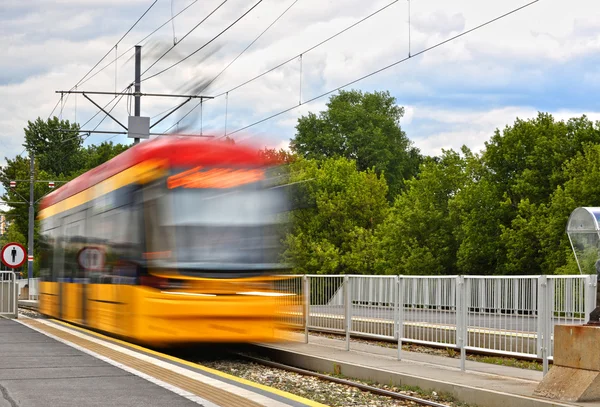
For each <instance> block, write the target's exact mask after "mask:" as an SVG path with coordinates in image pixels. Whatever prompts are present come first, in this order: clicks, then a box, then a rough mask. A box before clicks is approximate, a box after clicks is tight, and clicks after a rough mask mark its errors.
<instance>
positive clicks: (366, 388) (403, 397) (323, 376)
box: [235, 353, 449, 407]
mask: <svg viewBox="0 0 600 407" xmlns="http://www.w3.org/2000/svg"><path fill="white" fill-rule="evenodd" d="M235 356H238V357H241V358H242V359H246V360H248V361H251V362H255V363H258V364H260V365H264V366H269V367H273V368H276V369H281V370H286V371H289V372H294V373H298V374H301V375H304V376H312V377H317V378H319V379H322V380H326V381H329V382H333V383H337V384H343V385H346V386H351V387H356V388H357V389H360V390H363V391H367V392H369V393H374V394H378V395H380V396H386V397H390V398H393V399H396V400H405V401H412V402H413V403H417V404H420V405H423V406H429V407H449V406H448V405H447V404H440V403H436V402H435V401H431V400H425V399H421V398H418V397H414V396H409V395H408V394H402V393H396V392H393V391H389V390H385V389H380V388H378V387H373V386H369V385H367V384H363V383H358V382H354V381H351V380H346V379H340V378H338V377H333V376H329V375H326V374H323V373H317V372H312V371H310V370H305V369H300V368H298V367H294V366H289V365H284V364H283V363H279V362H273V361H270V360H265V359H262V358H257V357H254V356H249V355H246V354H243V353H235Z"/></svg>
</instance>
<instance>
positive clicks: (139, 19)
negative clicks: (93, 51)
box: [71, 0, 158, 89]
mask: <svg viewBox="0 0 600 407" xmlns="http://www.w3.org/2000/svg"><path fill="white" fill-rule="evenodd" d="M157 2H158V0H154V2H152V4H151V5H150V7H148V8H147V9H146V11H144V14H142V15H141V16H140V18H138V19H137V21H136V22H135V23H133V25H132V26H131V27H130V28H129V30H127V32H126V33H125V34H123V36H122V37H121V38H120V39H119V41H117V43H116V44H115V45H113V46H112V47H110V49H109V50H108V52H107V53H106V54H104V56H103V57H102V58H101V59H100V61H98V62H96V65H94V66H93V67H92V69H90V70H89V71H88V72H87V73H86V74H85V75H83V78H81V79H80V80H79V82H77V84H76V85H75V86H80V85H81V83H82V82H83V80H84V79H85V78H87V76H88V75H89V74H90V73H92V71H93V70H94V69H96V67H97V66H98V65H100V63H101V62H102V61H104V59H105V58H106V57H107V56H108V55H109V54H110V53H111V52H112V50H113V49H114V48H115V47H116V46H117V45H119V43H120V42H121V41H123V39H124V38H125V37H126V36H127V34H129V33H130V32H131V30H133V29H134V28H135V26H136V25H137V24H138V23H139V22H140V21H141V20H142V18H144V16H145V15H146V14H148V12H149V11H150V10H151V9H152V7H154V5H155V4H156V3H157ZM111 63H112V62H111ZM75 86H73V88H75ZM73 88H71V89H73Z"/></svg>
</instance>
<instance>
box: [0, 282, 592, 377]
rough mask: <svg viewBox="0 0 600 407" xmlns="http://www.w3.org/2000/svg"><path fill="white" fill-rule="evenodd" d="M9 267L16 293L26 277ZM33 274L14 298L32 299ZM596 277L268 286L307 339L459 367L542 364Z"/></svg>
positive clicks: (581, 319)
mask: <svg viewBox="0 0 600 407" xmlns="http://www.w3.org/2000/svg"><path fill="white" fill-rule="evenodd" d="M2 273H5V274H6V273H8V274H10V273H11V272H2ZM10 275H12V279H13V280H12V284H13V285H15V286H16V287H17V288H15V289H14V290H13V291H10V290H9V291H8V292H13V293H15V292H16V293H17V294H16V296H17V297H18V295H19V294H20V293H21V292H23V291H22V289H23V288H24V286H25V285H26V284H29V280H27V279H22V280H16V283H15V280H14V274H10ZM38 282H39V279H37V278H36V279H32V287H29V294H28V298H21V299H34V300H35V299H37V294H38V291H37V289H38ZM4 284H6V283H4ZM596 285H597V276H596V275H573V276H563V275H561V276H363V275H333V276H330V275H327V276H325V275H287V276H285V277H284V278H282V279H281V280H280V281H277V282H276V286H275V289H276V290H278V291H280V292H285V293H288V294H290V295H285V296H282V297H280V316H281V321H282V322H283V323H284V324H286V325H287V326H291V327H293V328H296V329H303V330H304V333H305V341H307V342H308V339H309V335H308V333H309V331H321V332H331V333H337V334H341V335H345V337H346V341H345V347H346V349H350V336H351V335H352V336H361V337H367V338H373V339H383V340H390V341H391V340H393V341H397V342H398V358H400V357H401V355H402V351H401V349H402V346H401V345H402V343H403V342H410V343H417V344H424V345H433V346H443V347H447V348H452V349H455V350H457V351H460V353H461V358H460V364H461V368H463V369H464V365H465V358H466V351H467V350H474V351H485V352H490V353H493V354H499V355H506V356H526V357H537V358H541V359H542V360H543V363H544V372H547V369H548V361H549V360H552V355H553V346H554V343H553V335H554V326H555V325H559V324H575V325H582V324H585V323H586V322H587V318H588V317H589V314H590V312H591V311H592V310H593V309H594V308H595V305H596ZM0 287H3V286H0ZM2 293H4V290H3V291H2ZM11 298H16V297H14V295H13V297H11ZM1 299H2V297H0V300H1ZM1 306H2V305H0V307H1ZM11 310H12V312H14V310H13V309H10V310H9V312H10V311H11ZM2 312H3V309H2V308H0V313H2Z"/></svg>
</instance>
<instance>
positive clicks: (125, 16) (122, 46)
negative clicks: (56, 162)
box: [0, 0, 600, 192]
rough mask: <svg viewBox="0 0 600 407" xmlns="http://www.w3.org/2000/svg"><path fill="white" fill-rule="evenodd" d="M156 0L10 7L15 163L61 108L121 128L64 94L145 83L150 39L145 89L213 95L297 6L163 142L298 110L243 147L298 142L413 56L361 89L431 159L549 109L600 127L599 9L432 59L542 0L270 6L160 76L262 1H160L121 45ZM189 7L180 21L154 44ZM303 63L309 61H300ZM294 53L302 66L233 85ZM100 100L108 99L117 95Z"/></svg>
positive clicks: (7, 51) (9, 101)
mask: <svg viewBox="0 0 600 407" xmlns="http://www.w3.org/2000/svg"><path fill="white" fill-rule="evenodd" d="M153 1H154V0H128V1H121V0H1V1H0V44H1V45H0V49H1V50H2V58H1V60H0V151H1V153H0V165H2V164H3V163H4V162H5V158H4V157H9V158H12V157H14V156H16V155H17V154H20V153H22V152H23V141H24V134H23V128H24V127H26V126H27V121H28V120H32V121H33V120H35V119H36V118H38V117H41V118H42V119H46V118H48V117H49V115H50V114H51V113H52V112H53V115H55V116H58V117H62V118H63V119H68V120H70V121H77V122H79V123H80V124H81V125H82V128H83V129H94V128H97V129H98V130H106V131H119V130H120V127H119V126H118V125H117V124H116V123H114V122H113V121H112V120H110V119H109V118H107V119H106V120H104V121H102V122H100V120H101V119H102V118H103V117H104V115H103V114H101V115H97V116H96V117H95V118H94V119H92V120H91V121H89V123H86V122H88V120H89V119H90V118H92V116H93V115H94V114H96V113H97V112H98V109H97V108H96V107H95V106H94V105H93V104H91V103H90V102H89V101H87V100H86V99H84V98H83V97H82V96H81V95H78V96H77V95H75V94H72V95H70V96H69V97H66V96H65V97H64V98H63V99H62V102H61V99H60V96H59V95H58V94H56V93H55V91H57V90H69V89H72V88H73V87H74V86H75V85H76V84H78V83H79V85H78V87H77V90H82V91H83V90H86V91H108V92H121V91H122V90H123V89H124V88H126V87H127V86H128V85H129V84H130V83H131V82H132V81H133V75H134V58H133V56H134V51H133V49H132V47H133V46H134V45H136V44H137V45H142V72H145V73H144V74H143V75H142V84H141V86H142V92H147V93H171V94H172V93H175V94H197V93H198V90H199V89H200V88H201V85H202V84H203V83H204V84H205V83H206V82H207V81H210V80H212V79H213V78H214V77H215V76H216V75H217V74H218V73H219V72H220V71H221V70H222V69H223V68H225V67H226V66H227V65H228V64H230V63H231V62H232V60H234V58H236V56H238V55H239V54H240V52H241V51H242V50H244V48H246V47H247V46H248V45H249V44H250V43H251V42H252V41H254V39H255V38H256V37H257V36H258V35H259V34H260V33H261V32H263V31H264V30H265V29H266V28H267V27H268V26H270V25H271V24H272V23H273V22H274V21H275V19H276V18H277V17H278V16H280V15H281V14H282V13H283V12H284V11H285V10H286V9H287V11H286V12H285V13H284V14H283V16H282V17H281V18H280V19H279V20H278V21H277V22H276V23H275V24H273V25H272V26H271V28H270V29H268V30H267V31H266V33H265V34H264V35H263V36H262V37H261V38H260V39H259V40H258V41H256V42H255V43H254V44H253V45H252V46H251V47H250V48H249V49H248V50H247V51H246V52H245V53H243V54H242V56H241V57H240V58H239V59H237V60H236V61H235V62H234V63H233V64H231V65H230V66H229V67H228V68H227V69H226V70H225V71H224V72H223V73H222V74H221V75H220V76H219V77H218V78H217V79H216V80H215V81H213V82H212V83H211V85H210V86H209V87H207V88H205V89H203V90H202V95H205V96H218V95H221V96H218V97H215V98H214V99H212V100H208V101H206V102H205V103H204V104H203V105H202V113H201V112H200V109H195V110H193V111H192V113H190V114H189V115H188V116H187V117H186V118H185V119H183V120H181V119H182V117H183V115H184V114H186V113H188V111H189V110H190V109H191V108H192V107H193V106H195V105H196V102H195V101H191V102H189V103H188V104H187V105H186V106H184V107H183V108H182V109H181V110H180V111H178V112H176V113H174V114H173V115H171V116H170V117H169V118H167V119H165V120H164V121H163V122H161V123H160V124H159V125H157V126H156V127H155V128H153V131H156V132H157V133H162V132H164V131H167V129H169V128H170V127H171V126H173V125H174V124H175V123H176V122H177V121H179V120H181V122H180V123H179V125H176V126H175V127H173V128H172V129H171V130H179V131H180V132H182V133H194V134H200V133H202V134H208V135H215V136H222V135H224V134H225V133H226V132H235V131H236V130H238V129H242V128H245V127H246V126H249V125H252V124H253V123H256V122H258V121H261V120H263V119H265V118H268V117H270V116H271V115H273V114H275V113H278V112H281V111H283V110H286V109H290V110H289V111H288V112H287V113H284V114H281V115H278V116H276V117H273V118H271V119H269V120H265V121H263V122H262V123H259V124H257V125H253V126H250V127H248V128H246V129H244V130H242V131H239V132H235V133H233V134H232V135H231V137H233V138H235V139H236V140H238V141H239V142H246V141H249V142H253V143H258V144H261V145H264V146H268V147H276V148H287V147H288V144H289V140H290V138H292V137H293V136H294V134H295V125H296V123H297V119H298V118H299V117H301V116H302V115H306V114H307V113H308V112H315V113H317V112H319V111H322V110H323V109H325V107H326V103H327V100H328V97H329V96H325V97H322V98H319V99H316V100H314V101H312V102H310V103H305V102H306V101H309V100H311V99H313V98H315V97H317V96H319V95H321V94H324V93H326V92H329V91H331V90H334V89H337V88H338V87H340V86H342V85H344V84H346V83H349V82H351V81H354V80H356V79H357V78H360V77H362V76H364V75H366V74H369V73H371V72H373V71H376V70H378V69H380V68H382V67H385V66H387V65H389V64H391V63H393V62H396V61H398V60H402V59H405V58H407V57H408V56H409V52H410V54H411V55H413V57H411V58H408V59H407V60H406V61H404V62H402V63H399V64H397V65H396V66H394V67H392V68H390V69H387V70H385V71H382V72H380V73H378V74H376V75H373V76H371V77H369V78H367V79H365V80H362V81H359V82H356V83H354V84H352V85H351V86H349V87H347V88H345V89H359V90H362V91H369V92H370V91H375V90H377V91H385V90H387V91H389V92H390V93H391V94H392V95H393V96H394V97H395V98H396V102H397V103H398V105H400V106H403V107H404V108H405V114H404V117H403V118H402V120H401V123H400V124H401V126H402V128H403V130H404V131H405V132H406V134H407V136H408V138H409V139H410V140H412V142H413V143H414V145H415V146H416V147H417V148H419V149H420V151H421V153H423V154H426V155H438V154H440V153H441V151H442V149H455V150H458V149H460V148H461V146H463V145H466V146H467V147H469V148H471V149H472V150H473V151H475V152H477V151H480V150H481V149H482V148H484V143H485V142H486V141H487V140H489V138H490V137H491V136H492V135H493V132H494V130H495V129H497V128H498V129H502V128H504V127H505V126H506V125H510V124H511V123H513V122H514V121H515V119H516V118H522V119H527V118H532V117H534V116H535V115H536V114H537V112H538V111H543V112H550V113H552V114H554V115H555V117H556V118H558V119H568V118H570V117H574V116H580V115H582V114H586V115H588V116H589V117H590V118H591V119H593V120H597V119H600V99H599V98H598V97H597V96H596V95H597V94H598V93H599V91H600V63H599V62H600V61H599V60H600V53H599V52H598V51H599V50H600V3H599V2H598V1H597V0H577V1H576V2H565V1H564V0H561V1H559V0H539V1H538V2H536V3H535V4H533V5H531V6H528V7H526V8H525V9H523V10H521V11H519V12H517V13H515V14H512V15H510V16H508V17H506V18H503V19H501V20H499V21H496V22H494V23H492V24H490V25H488V26H486V27H483V28H481V29H478V30H476V31H474V32H472V33H470V34H467V35H465V36H462V37H460V38H458V39H456V40H453V41H450V42H448V43H446V44H444V45H442V46H440V47H437V48H435V49H433V50H430V51H427V52H424V53H422V54H419V55H415V54H418V53H419V52H420V51H422V50H424V49H427V48H428V47H431V46H433V45H435V44H437V43H439V42H441V41H444V40H446V39H448V38H451V37H453V36H455V35H457V34H460V33H461V32H464V31H466V30H469V29H471V28H473V27H476V26H478V25H479V24H481V23H484V22H486V21H487V20H490V19H493V18H495V17H498V16H500V15H502V14H504V13H506V12H509V11H511V10H512V9H514V8H517V7H520V6H522V5H525V4H527V3H528V1H527V0H504V1H501V2H490V1H475V0H455V1H451V2H449V1H446V0H410V2H409V1H408V0H398V1H393V0H383V1H380V0H372V1H363V0H296V1H294V0H262V1H260V2H259V4H258V5H257V6H256V7H254V8H253V9H252V10H251V11H249V12H248V13H247V14H246V15H245V16H244V17H243V18H242V19H241V20H239V22H238V23H236V24H234V25H233V26H232V27H231V28H230V29H229V30H227V31H225V32H224V33H223V34H222V35H221V36H220V37H218V38H217V39H216V40H214V41H213V42H211V43H210V44H208V45H206V46H205V47H204V48H202V49H201V50H200V51H199V52H197V53H195V54H194V55H192V56H191V57H189V58H188V59H186V60H185V61H183V62H182V63H180V64H178V65H176V66H174V67H173V68H171V69H168V70H167V71H165V72H163V73H161V74H159V75H157V76H153V75H154V74H155V73H158V72H160V71H162V70H164V69H165V68H168V67H169V66H171V65H173V64H174V63H176V62H178V61H180V60H181V59H182V58H184V57H186V56H188V55H190V54H191V53H192V52H194V51H196V50H197V49H199V48H201V47H203V46H204V45H205V44H206V43H207V42H208V41H210V40H211V39H212V38H213V37H215V36H216V35H217V34H219V33H220V32H221V31H223V30H224V29H226V28H227V27H228V26H229V25H230V24H231V23H232V22H234V21H235V20H236V19H238V18H239V17H240V16H242V15H243V14H244V13H245V12H246V11H248V10H249V9H250V8H251V7H252V6H254V5H255V4H256V3H257V2H258V1H259V0H202V1H198V0H196V1H194V0H157V1H156V4H155V5H154V6H153V7H152V8H151V9H150V11H148V12H147V14H146V15H145V16H144V17H143V18H142V19H141V20H140V21H139V23H138V24H137V25H136V26H135V27H134V28H133V29H132V30H131V32H129V33H128V34H127V35H126V36H125V37H124V38H123V40H122V41H121V42H119V43H118V45H117V47H116V49H115V44H117V42H118V41H119V39H120V38H121V37H122V36H123V34H125V32H126V31H127V30H128V29H129V28H130V27H131V26H132V25H133V24H134V23H135V22H136V20H138V18H140V16H141V15H142V14H143V13H144V12H145V11H146V10H147V9H148V7H149V6H150V5H151V4H152V3H153ZM390 3H393V4H391V5H390V6H389V7H387V8H386V9H385V10H383V11H381V12H379V13H377V14H376V15H374V16H373V17H371V18H369V19H367V20H365V21H364V22H362V23H360V24H358V25H356V26H355V27H353V28H351V29H349V30H348V31H346V32H345V33H343V34H341V35H339V36H338V37H336V38H334V39H332V40H331V41H328V42H326V43H324V44H323V45H320V46H318V47H316V48H314V49H313V50H310V51H309V52H305V51H306V50H308V49H310V48H311V47H313V46H314V45H316V44H318V43H319V42H321V41H323V40H324V39H326V38H328V37H330V36H331V35H333V34H335V33H337V32H339V31H341V30H343V29H344V28H346V27H348V26H350V25H352V24H354V23H355V22H357V21H359V20H360V19H362V18H364V17H366V16H368V15H370V14H371V13H373V12H375V11H376V10H378V9H380V8H382V7H384V6H385V5H387V4H390ZM188 6H189V7H188ZM219 6H220V7H219ZM290 6H291V7H290ZM186 7H188V8H187V9H186V10H185V11H184V12H182V13H181V14H180V15H179V16H177V17H176V18H175V19H174V20H173V22H170V23H168V24H166V25H165V26H164V27H163V28H161V29H160V30H159V31H157V32H156V33H155V34H153V35H152V36H150V37H149V38H147V39H144V38H145V37H146V36H147V35H148V34H149V33H151V32H152V31H153V30H155V29H156V28H158V27H159V26H160V25H161V24H163V23H165V22H166V21H168V20H169V19H170V18H171V17H172V15H175V14H177V13H179V12H180V11H182V10H183V9H185V8H186ZM217 7H218V9H217ZM409 7H410V12H409ZM288 8H289V9H288ZM215 9H217V10H216V11H215V12H214V13H213V14H212V15H210V16H209V17H208V18H206V17H207V16H208V15H209V13H211V12H212V11H213V10H215ZM205 18H206V20H205V21H204V22H203V23H202V24H200V25H199V26H198V27H197V28H196V29H194V30H193V31H191V32H190V30H192V29H193V28H194V27H195V26H196V25H198V23H200V22H201V21H202V20H203V19H205ZM409 20H410V23H409ZM188 33H189V34H188ZM174 44H176V45H175V47H174V48H173V49H172V50H171V51H170V52H169V53H167V54H166V56H165V57H164V58H162V59H161V60H160V61H158V62H157V63H156V64H155V65H154V66H152V67H151V65H152V64H153V63H154V62H155V61H156V60H157V59H158V57H159V56H160V55H162V54H163V53H164V51H166V50H167V49H169V48H170V47H172V46H173V45H174ZM107 53H108V56H107V57H106V58H105V59H104V60H102V62H101V63H100V64H99V65H98V67H97V68H96V69H95V70H93V71H92V75H93V74H95V75H94V76H93V77H91V78H90V75H88V76H87V77H86V80H85V81H84V82H83V83H81V82H82V81H81V79H82V78H84V75H85V74H86V73H87V72H88V71H89V70H90V69H91V68H92V67H93V66H94V65H95V64H96V63H97V62H98V61H99V60H100V59H101V58H102V57H103V56H104V55H105V54H107ZM121 54H123V56H122V57H121V58H120V59H118V60H117V61H116V62H112V61H113V60H114V59H115V55H121ZM298 55H302V58H294V57H295V56H298ZM289 59H293V60H292V61H291V62H289V63H287V64H284V65H283V66H281V67H280V68H278V69H275V70H273V71H272V72H270V73H269V74H267V75H264V76H263V77H261V78H260V79H258V80H255V81H252V82H250V83H248V84H246V85H244V86H241V87H239V88H237V89H235V90H233V88H235V87H237V86H238V85H239V84H242V83H244V82H245V81H247V80H248V79H251V78H253V77H255V76H256V75H258V74H261V73H263V72H265V71H267V70H269V69H271V68H273V67H275V66H277V65H279V64H280V63H282V62H284V61H286V60H289ZM104 67H106V68H105V69H103V70H100V69H101V68H104ZM148 68H150V69H148ZM97 72H99V73H97ZM96 73H97V74H96ZM230 90H231V91H230ZM228 91H230V92H228ZM226 92H228V93H226ZM90 97H91V98H92V99H94V100H95V101H96V102H97V103H99V104H101V105H105V104H107V103H108V102H110V101H111V99H112V96H104V95H90ZM129 99H130V98H128V97H124V98H122V99H121V100H120V103H119V104H118V105H116V107H115V108H114V110H113V111H112V112H113V114H114V115H115V117H116V118H117V119H118V120H120V121H121V122H122V123H125V124H126V123H127V116H128V108H129V106H130V104H129V102H130V100H129ZM184 100H185V99H176V98H166V97H150V96H147V97H143V98H142V102H141V110H142V115H143V116H149V117H152V119H151V123H154V122H155V121H156V120H158V118H160V117H161V116H160V115H159V113H161V112H163V111H165V110H166V109H169V108H170V107H174V106H175V105H177V104H179V103H181V102H183V101H184ZM300 102H302V103H303V104H302V105H300V106H299V103H300ZM57 103H58V107H57V108H56V109H55V110H53V108H54V107H55V106H56V105H57ZM111 106H112V105H111ZM108 139H110V140H111V141H113V142H122V143H131V142H132V140H131V139H128V138H127V137H126V136H122V135H117V136H114V135H107V134H93V135H91V136H90V137H89V138H87V139H86V141H85V144H90V143H100V142H102V141H105V140H108ZM0 192H1V191H0Z"/></svg>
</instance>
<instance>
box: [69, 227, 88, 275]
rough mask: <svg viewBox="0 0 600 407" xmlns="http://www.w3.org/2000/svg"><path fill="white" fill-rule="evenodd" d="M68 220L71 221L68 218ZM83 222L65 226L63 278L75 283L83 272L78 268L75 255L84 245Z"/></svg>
mask: <svg viewBox="0 0 600 407" xmlns="http://www.w3.org/2000/svg"><path fill="white" fill-rule="evenodd" d="M68 220H72V218H71V217H69V219H68ZM83 226H84V220H76V221H74V222H71V223H69V224H67V225H66V226H65V231H66V233H65V234H66V239H65V263H64V278H65V279H67V281H71V282H75V281H79V280H80V279H82V278H84V277H85V276H84V275H83V272H82V271H81V269H80V267H79V262H78V259H77V255H78V253H79V250H81V249H82V248H83V247H84V245H85V241H86V239H85V236H84V235H83V230H84V228H83Z"/></svg>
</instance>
